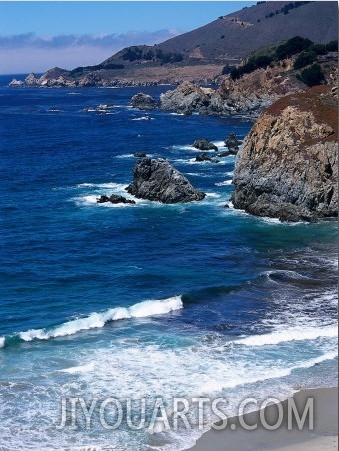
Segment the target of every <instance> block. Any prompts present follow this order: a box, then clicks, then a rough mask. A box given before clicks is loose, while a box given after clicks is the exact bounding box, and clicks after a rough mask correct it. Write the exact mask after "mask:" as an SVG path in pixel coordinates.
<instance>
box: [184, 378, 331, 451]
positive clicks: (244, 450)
mask: <svg viewBox="0 0 339 451" xmlns="http://www.w3.org/2000/svg"><path fill="white" fill-rule="evenodd" d="M309 399H313V430H309V424H310V417H311V413H310V411H309V412H308V416H307V417H306V418H305V422H304V425H303V427H302V428H301V429H300V430H299V428H298V425H297V421H296V419H295V418H294V421H292V428H291V429H290V430H289V429H288V404H289V403H290V402H291V401H292V400H293V401H294V403H295V406H296V407H297V410H298V412H299V418H300V419H301V421H302V420H303V418H302V414H303V412H304V411H305V412H306V408H305V406H306V405H307V402H308V400H309ZM292 404H293V402H292ZM280 406H281V407H279V409H281V408H282V410H281V412H283V420H282V423H281V425H280V426H279V427H278V428H277V429H275V430H267V429H265V428H264V426H263V424H262V421H261V418H260V412H262V414H263V416H264V418H265V420H266V422H267V423H268V424H271V425H275V424H277V418H278V417H277V414H278V410H279V409H278V407H277V405H269V406H268V407H266V408H265V409H264V410H262V411H254V412H250V413H247V414H245V415H243V416H242V417H232V418H228V421H227V426H226V427H225V428H224V429H221V430H215V429H213V428H212V429H210V430H209V431H207V432H206V433H204V434H203V435H202V436H201V437H200V438H199V439H198V440H197V442H196V444H195V445H194V446H193V447H191V448H189V449H190V450H191V451H206V450H213V451H228V450H229V451H254V450H257V451H259V450H260V451H261V450H276V451H304V450H305V449H308V451H329V450H337V449H338V424H337V422H338V387H331V388H314V389H301V390H300V391H298V392H296V393H295V394H294V395H293V397H292V398H289V399H286V400H285V401H282V402H281V403H280ZM242 422H245V423H246V424H248V425H255V424H257V428H256V429H254V430H245V429H244V428H243V427H242V426H241V424H242ZM217 425H218V423H217Z"/></svg>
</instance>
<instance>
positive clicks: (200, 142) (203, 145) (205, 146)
mask: <svg viewBox="0 0 339 451" xmlns="http://www.w3.org/2000/svg"><path fill="white" fill-rule="evenodd" d="M193 147H195V148H196V149H199V150H218V147H217V146H216V145H215V144H213V143H211V142H210V141H209V140H208V139H206V138H200V139H196V140H195V141H194V143H193Z"/></svg>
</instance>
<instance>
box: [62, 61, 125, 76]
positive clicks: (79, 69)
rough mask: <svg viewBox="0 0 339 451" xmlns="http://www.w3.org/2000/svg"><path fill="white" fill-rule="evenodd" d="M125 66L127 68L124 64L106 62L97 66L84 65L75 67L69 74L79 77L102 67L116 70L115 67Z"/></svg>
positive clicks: (121, 67) (122, 67)
mask: <svg viewBox="0 0 339 451" xmlns="http://www.w3.org/2000/svg"><path fill="white" fill-rule="evenodd" d="M124 68H125V66H124V65H123V64H106V65H104V64H98V65H96V66H84V67H82V66H80V67H77V68H75V69H73V70H72V71H71V72H70V74H69V75H70V77H79V76H81V75H84V74H85V73H88V72H95V71H98V70H102V69H105V70H109V69H111V70H114V69H124Z"/></svg>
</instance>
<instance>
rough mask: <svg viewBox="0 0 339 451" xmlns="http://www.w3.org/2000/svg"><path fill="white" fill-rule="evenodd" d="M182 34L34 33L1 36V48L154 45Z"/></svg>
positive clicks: (176, 32) (159, 31)
mask: <svg viewBox="0 0 339 451" xmlns="http://www.w3.org/2000/svg"><path fill="white" fill-rule="evenodd" d="M178 34H180V31H179V30H175V29H171V30H167V29H165V30H158V31H154V32H149V31H129V32H127V33H125V34H107V35H102V36H94V35H90V34H86V35H80V36H78V35H73V34H69V35H59V36H52V37H48V36H43V37H42V36H36V35H35V34H34V33H25V34H19V35H12V36H1V35H0V48H4V47H5V48H8V49H14V48H24V47H26V48H27V47H29V48H32V47H34V48H48V49H56V48H67V47H70V46H73V47H79V46H91V47H112V48H116V47H117V46H123V47H127V46H130V45H141V44H147V45H153V44H156V43H159V42H162V41H165V40H167V39H170V38H172V37H174V36H177V35H178Z"/></svg>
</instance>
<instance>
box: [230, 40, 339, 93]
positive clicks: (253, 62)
mask: <svg viewBox="0 0 339 451" xmlns="http://www.w3.org/2000/svg"><path fill="white" fill-rule="evenodd" d="M335 51H338V41H331V42H329V43H328V44H314V43H313V42H312V41H310V40H309V39H307V38H302V37H301V36H294V37H293V38H291V39H289V40H288V41H286V42H283V43H282V44H279V45H277V44H276V45H272V46H269V47H265V48H264V49H261V50H259V51H257V52H256V53H255V54H253V55H252V56H250V57H249V58H248V60H247V61H246V63H245V64H243V65H241V66H238V67H233V68H231V70H229V68H228V67H227V68H226V66H225V67H224V69H223V71H222V74H226V73H230V75H231V78H232V80H237V79H238V78H240V77H242V76H243V75H244V74H249V73H251V72H253V71H254V70H256V69H260V68H266V67H267V66H269V65H270V64H272V63H274V62H278V61H281V60H283V59H285V58H289V57H291V56H294V55H297V57H296V59H295V61H294V65H293V68H294V69H295V70H298V69H302V68H304V67H306V66H309V65H311V64H313V63H316V62H317V57H318V55H326V54H327V53H328V52H335ZM313 65H314V64H313ZM315 66H316V68H313V69H312V70H311V71H310V73H308V72H307V71H306V73H305V74H304V75H302V73H301V74H300V75H299V79H300V80H301V81H303V82H304V83H306V84H307V85H309V86H314V85H313V84H311V85H310V84H309V83H313V82H314V81H315V80H318V81H319V80H320V83H321V82H322V81H323V80H324V75H323V74H322V72H321V67H320V66H319V64H316V65H315ZM312 67H313V66H312ZM318 67H319V68H320V72H321V74H322V75H321V74H320V73H319V70H318ZM304 80H306V81H304Z"/></svg>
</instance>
